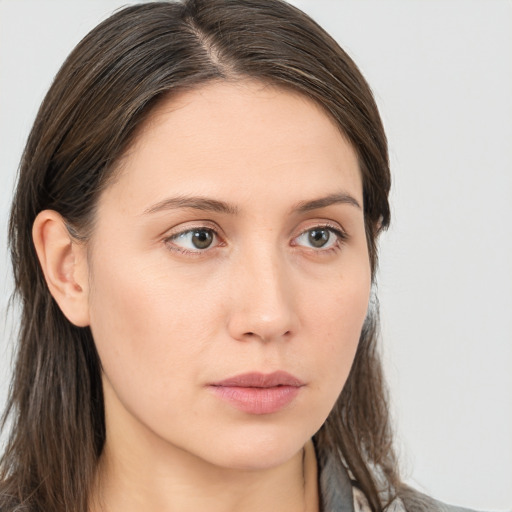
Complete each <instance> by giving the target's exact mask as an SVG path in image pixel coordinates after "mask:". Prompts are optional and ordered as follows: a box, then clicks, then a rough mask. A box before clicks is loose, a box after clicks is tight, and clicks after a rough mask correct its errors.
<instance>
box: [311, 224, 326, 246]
mask: <svg viewBox="0 0 512 512" xmlns="http://www.w3.org/2000/svg"><path fill="white" fill-rule="evenodd" d="M331 236H332V233H331V231H330V230H328V229H316V228H315V229H311V230H309V231H308V242H309V243H310V245H311V246H312V247H317V248H320V247H323V246H324V245H325V244H327V242H329V238H330V237H331Z"/></svg>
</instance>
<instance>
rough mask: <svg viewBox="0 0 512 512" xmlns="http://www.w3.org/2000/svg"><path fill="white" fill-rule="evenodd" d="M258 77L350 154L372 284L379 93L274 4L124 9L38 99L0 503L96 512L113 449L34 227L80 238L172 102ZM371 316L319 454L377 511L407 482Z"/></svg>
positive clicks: (309, 26) (27, 159) (214, 0)
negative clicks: (304, 108) (323, 123)
mask: <svg viewBox="0 0 512 512" xmlns="http://www.w3.org/2000/svg"><path fill="white" fill-rule="evenodd" d="M246 77H249V78H254V79H257V80H260V81H263V82H266V83H272V84H274V85H278V86H282V87H288V88H292V89H293V90H295V91H298V92H300V93H302V94H304V95H306V96H308V97H309V98H312V99H313V100H314V101H316V102H317V103H318V104H319V105H320V106H321V107H322V108H323V109H324V110H325V112H326V114H327V115H329V116H331V117H332V118H333V119H334V120H335V122H336V123H337V125H338V126H339V128H340V130H341V131H342V132H343V133H344V134H345V136H346V137H348V139H349V140H350V141H351V143H352V145H353V147H354V148H355V149H356V151H357V154H358V157H359V163H360V170H361V175H362V180H363V195H364V213H365V228H366V236H367V242H368V247H369V254H370V263H371V267H372V273H373V276H375V269H376V266H377V250H376V240H377V236H378V233H379V231H380V230H381V229H384V228H386V227H387V226H388V224H389V218H390V212H389V205H388V193H389V188H390V175H389V165H388V154H387V143H386V137H385V134H384V130H383V127H382V123H381V120H380V117H379V113H378V111H377V107H376V105H375V102H374V99H373V96H372V93H371V90H370V88H369V86H368V84H367V83H366V81H365V80H364V78H363V76H362V75H361V73H360V72H359V70H358V68H357V67H356V65H355V64H354V63H353V61H352V60H351V59H350V57H349V56H348V55H347V54H346V53H345V52H344V51H343V50H342V49H341V48H340V47H339V46H338V44H337V43H336V42H335V41H334V40H333V39H332V38H331V37H330V36H329V35H328V34H327V33H326V32H325V31H324V30H323V29H322V28H320V27H319V26H318V25H317V24H316V23H315V22H314V21H313V20H311V19H310V18H309V17H308V16H306V15H305V14H304V13H302V12H301V11H300V10H298V9H296V8H294V7H292V6H290V5H288V4H286V3H284V2H282V1H280V0H185V1H183V2H153V3H147V4H142V5H136V6H131V7H128V8H125V9H123V10H121V11H119V12H117V13H116V14H114V15H113V16H111V17H110V18H109V19H107V20H106V21H104V22H103V23H101V24H100V25H99V26H98V27H96V28H95V29H94V30H93V31H92V32H90V33H89V34H88V35H87V36H86V37H85V38H84V39H83V40H82V42H81V43H80V44H79V45H78V46H77V47H76V48H75V49H74V50H73V52H72V53H71V55H70V56H69V57H68V59H67V60H66V62H65V63H64V65H63V66H62V68H61V70H60V71H59V73H58V74H57V76H56V78H55V81H54V83H53V85H52V86H51V88H50V90H49V92H48V94H47V95H46V98H45V99H44V101H43V103H42V105H41V108H40V110H39V113H38V115H37V118H36V120H35V123H34V126H33V129H32V131H31V133H30V136H29V139H28V142H27V145H26V148H25V151H24V153H23V157H22V161H21V165H20V170H19V178H18V185H17V190H16V194H15V197H14V201H13V206H12V211H11V217H10V224H9V237H10V238H9V243H10V250H11V256H12V262H13V269H14V278H15V294H16V297H17V299H18V300H19V301H20V303H21V308H22V314H21V323H20V333H19V343H18V346H17V347H18V348H17V359H16V364H15V368H14V374H13V380H12V383H11V388H10V395H9V399H8V404H7V409H6V412H5V415H4V427H5V425H6V420H7V419H8V418H11V420H12V427H11V432H10V437H9V439H8V443H7V446H6V449H5V452H4V454H3V456H2V459H1V461H0V508H1V509H2V511H4V510H30V511H50V510H51V511H55V512H57V511H70V510H73V511H80V512H86V511H87V509H88V495H89V491H90V488H91V483H92V480H93V478H94V475H95V470H96V465H97V462H98V458H99V456H100V455H101V452H102V449H103V445H104V441H105V420H104V410H103V394H102V387H101V367H100V361H99V358H98V355H97V352H96V349H95V346H94V340H93V338H92V335H91V331H90V329H89V328H87V327H86V328H80V327H76V326H74V325H72V324H71V323H70V322H69V321H68V320H67V319H66V318H65V317H64V315H63V314H62V312H61V311H60V309H59V308H58V306H57V304H56V302H55V301H54V300H53V298H52V296H51V295H50V293H49V290H48V287H47V285H46V283H45V280H44V277H43V274H42V271H41V268H40V266H39V264H38V260H37V257H36V253H35V250H34V246H33V242H32V239H31V235H30V233H31V227H32V224H33V222H34V219H35V217H36V215H37V214H38V212H40V211H41V210H44V209H53V210H56V211H58V212H59V213H60V214H61V215H62V216H63V218H64V219H65V220H66V222H67V224H68V226H69V229H70V233H71V234H73V235H75V236H79V237H81V238H83V239H84V240H87V236H88V233H90V229H92V224H93V220H94V214H95V205H96V203H97V199H98V196H99V194H100V193H101V191H102V190H103V189H104V188H105V187H106V186H107V185H108V183H109V179H111V177H112V174H113V172H114V170H115V165H116V163H117V162H118V161H119V159H120V157H121V156H122V155H123V152H125V151H126V149H127V147H128V146H129V145H130V143H131V142H132V141H133V139H134V137H135V135H136V133H137V128H138V127H140V126H141V124H142V123H143V121H144V120H145V119H146V118H147V117H148V115H149V114H150V113H151V111H152V109H153V107H154V106H155V105H156V103H157V102H158V101H159V100H161V98H162V97H163V96H164V95H165V96H166V97H168V96H169V95H172V94H173V91H178V90H183V89H185V88H194V87H197V86H199V85H201V84H204V83H206V82H208V81H211V80H238V79H241V78H246ZM377 316H378V308H377V303H376V301H374V302H373V304H372V307H370V312H369V314H368V317H367V319H366V322H365V325H364V327H363V331H362V333H361V339H360V342H359V346H358V350H357V354H356V357H355V361H354V364H353V367H352V370H351V373H350V375H349V378H348V381H347V383H346V385H345V387H344V389H343V391H342V393H341V395H340V397H339V399H338V401H337V403H336V406H335V407H334V409H333V411H332V412H331V414H330V416H329V418H328V420H327V421H326V423H325V424H324V425H323V426H322V428H321V429H320V431H319V432H318V433H317V434H316V436H315V443H316V447H317V451H318V455H319V457H320V459H322V458H323V457H325V456H327V455H329V456H330V457H333V456H334V457H335V459H336V461H337V463H338V464H339V465H340V466H341V465H343V466H345V467H346V468H348V469H349V470H350V472H351V473H352V475H353V477H354V479H355V480H356V481H357V483H358V485H359V487H360V488H361V489H362V490H363V491H364V493H365V494H366V496H367V497H368V499H369V502H370V505H371V507H372V509H373V510H375V511H380V510H382V509H383V508H384V507H385V505H386V503H384V502H383V500H382V495H379V492H381V491H382V490H383V487H386V488H390V489H392V488H393V487H394V486H397V485H398V484H399V477H398V473H397V469H396V468H397V465H396V461H395V456H394V453H393V449H392V443H391V429H390V422H389V412H388V407H387V399H386V392H385V386H384V381H383V377H382V370H381V364H380V359H379V354H378V350H377V333H378V329H377Z"/></svg>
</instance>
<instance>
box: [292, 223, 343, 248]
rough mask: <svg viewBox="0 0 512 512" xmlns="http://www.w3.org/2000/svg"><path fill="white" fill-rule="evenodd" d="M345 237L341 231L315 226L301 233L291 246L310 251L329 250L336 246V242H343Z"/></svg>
mask: <svg viewBox="0 0 512 512" xmlns="http://www.w3.org/2000/svg"><path fill="white" fill-rule="evenodd" d="M346 238H347V236H346V235H345V233H344V232H343V231H341V229H336V228H333V227H330V226H316V227H314V228H311V229H308V230H306V231H303V232H302V233H301V234H300V235H299V236H298V237H297V238H295V239H294V240H293V245H295V246H298V245H299V246H302V247H308V248H310V249H320V250H322V249H323V250H325V249H330V248H331V247H333V248H334V247H335V246H337V245H338V242H340V241H342V240H345V239H346Z"/></svg>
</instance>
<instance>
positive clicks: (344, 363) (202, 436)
mask: <svg viewBox="0 0 512 512" xmlns="http://www.w3.org/2000/svg"><path fill="white" fill-rule="evenodd" d="M362 204H363V196H362V183H361V177H360V172H359V168H358V163H357V157H356V154H355V152H354V150H353V149H352V147H351V146H350V144H349V143H348V142H347V140H346V139H345V138H344V137H343V136H342V135H341V134H340V132H339V131H338V129H337V128H336V126H335V125H334V123H333V122H332V121H331V120H330V118H329V117H328V116H327V115H326V114H325V113H323V112H322V110H321V109H320V108H319V107H317V106H316V105H315V104H314V103H313V102H311V101H310V100H308V99H307V98H305V97H304V96H301V95H298V94H296V93H293V92H290V91H287V90H284V89H279V88H275V87H269V86H264V85H262V84H260V83H257V82H250V81H248V82H241V83H237V84H232V83H229V84H228V83H212V84H208V85H205V86H203V87H201V88H198V89H196V90H194V91H188V92H183V93H181V94H180V95H178V96H174V97H173V98H172V99H170V100H166V101H165V102H163V103H162V104H161V105H160V106H159V107H158V108H157V110H156V111H155V112H154V113H153V114H152V116H151V117H150V119H149V122H147V123H146V125H145V127H144V129H143V130H141V132H140V134H139V136H138V138H137V140H136V143H135V144H134V145H133V146H132V148H131V149H130V151H129V152H128V153H127V154H126V156H125V158H124V159H123V161H122V164H121V168H120V172H119V177H118V179H117V180H116V181H114V182H113V183H112V184H111V185H110V186H109V187H108V188H107V189H106V190H105V191H104V192H103V194H102V196H101V197H100V200H99V204H98V209H97V218H96V223H95V228H94V233H93V235H92V239H91V242H90V246H89V247H88V257H89V262H88V265H89V270H88V271H89V280H90V288H89V297H88V304H89V306H88V307H89V318H90V326H91V329H92V333H93V336H94V340H95V342H96V345H97V349H98V352H99V355H100V359H101V362H102V367H103V371H104V388H105V407H106V418H107V428H108V432H110V433H117V434H119V435H120V436H121V437H123V436H124V438H126V439H127V440H129V439H130V438H132V437H134V436H136V439H137V440H138V443H139V444H141V443H142V444H145V446H146V447H151V448H150V449H152V450H155V452H159V453H162V452H166V451H170V452H169V453H172V451H173V450H179V451H180V452H181V453H184V452H186V453H187V454H190V455H192V456H193V457H196V458H199V459H201V460H203V461H206V462H209V463H212V464H214V465H217V466H222V467H229V468H253V469H255V468H265V467H272V466H276V465H278V464H280V463H283V462H285V461H286V460H288V459H290V458H291V457H292V456H293V455H294V454H296V453H297V452H298V451H299V450H300V449H301V448H302V447H303V445H304V444H305V443H306V442H307V441H308V440H309V439H310V438H311V436H313V434H315V432H316V431H317V430H318V429H319V428H320V426H321V425H322V423H323V422H324V420H325V419H326V417H327V415H328V414H329V412H330V410H331V408H332V407H333V405H334V403H335V401H336V398H337V397H338V395H339V393H340V392H341V390H342V388H343V385H344V383H345V381H346V379H347V376H348V373H349V370H350V367H351V364H352V361H353V359H354V354H355V351H356V347H357V343H358V340H359V335H360V332H361V327H362V324H363V321H364V318H365V315H366V310H367V306H368V298H369V291H370V280H371V278H370V266H369V260H368V252H367V246H366V239H365V230H364V216H363V209H362ZM109 439H113V437H110V438H109V437H108V434H107V446H108V442H109ZM127 442H128V441H127Z"/></svg>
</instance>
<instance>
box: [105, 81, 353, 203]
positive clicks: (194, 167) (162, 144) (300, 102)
mask: <svg viewBox="0 0 512 512" xmlns="http://www.w3.org/2000/svg"><path fill="white" fill-rule="evenodd" d="M118 174H119V178H118V180H117V181H116V184H115V186H114V187H112V188H117V192H119V193H124V198H125V199H126V194H128V193H129V195H130V197H131V200H132V202H136V201H139V202H140V205H139V207H140V208H143V207H144V203H147V202H151V201H156V200H158V199H159V196H161V195H162V194H164V195H165V194H167V193H171V192H172V193H180V194H183V195H197V194H206V195H213V196H216V197H218V196H219V197H218V198H219V199H221V200H227V201H230V202H233V198H234V197H235V198H238V199H239V200H241V201H243V200H244V198H254V197H262V196H269V194H270V192H271V191H272V189H275V191H276V192H278V193H281V194H282V198H283V200H284V199H285V198H287V197H289V198H290V201H292V200H296V201H300V200H303V199H304V198H303V197H299V196H300V195H304V194H309V195H311V196H314V195H315V194H316V195H322V194H325V193H326V192H329V189H331V188H333V187H337V188H339V189H344V190H348V191H350V193H351V194H353V195H354V196H356V197H357V199H360V200H362V185H361V177H360V172H359V166H358V160H357V155H356V153H355V151H354V149H353V147H352V145H351V144H350V143H349V142H348V140H347V139H346V137H344V136H343V135H342V133H341V131H340V130H339V127H338V126H337V125H336V124H335V122H334V121H333V120H332V119H331V117H330V116H328V115H327V114H326V113H325V112H324V110H323V109H322V108H321V107H320V106H318V105H317V104H316V103H315V102H314V101H312V100H311V99H309V98H307V97H306V96H304V95H302V94H299V93H297V92H294V91H292V90H289V89H285V88H281V87H275V86H269V85H266V84H262V83H260V82H255V81H242V82H236V83H232V82H214V83H209V84H206V85H204V86H201V87H199V88H196V89H193V90H187V91H182V92H180V93H178V94H175V95H173V96H171V97H167V98H165V99H164V100H162V101H161V103H160V104H159V105H158V106H157V107H156V108H155V110H154V111H153V112H152V113H151V114H150V116H149V118H148V119H147V121H146V122H145V124H144V125H143V127H142V128H141V130H140V131H139V133H138V135H137V137H136V139H135V142H134V144H132V146H131V147H130V148H129V150H128V151H127V152H126V154H125V156H124V158H123V159H122V163H121V166H120V168H119V173H118ZM294 183H297V185H298V186H297V187H293V186H292V185H293V184H294ZM306 183H307V185H306ZM305 186H307V188H305ZM284 192H287V194H286V195H285V194H284ZM107 195H108V194H107ZM270 195H271V194H270ZM220 196H227V197H220ZM118 199H119V197H118Z"/></svg>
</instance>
